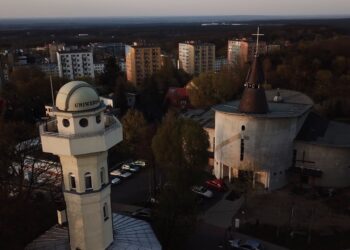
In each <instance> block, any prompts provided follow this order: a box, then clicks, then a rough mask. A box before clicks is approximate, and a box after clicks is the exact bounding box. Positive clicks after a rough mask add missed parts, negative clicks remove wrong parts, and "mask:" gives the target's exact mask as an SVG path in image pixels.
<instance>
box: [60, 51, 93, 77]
mask: <svg viewBox="0 0 350 250" xmlns="http://www.w3.org/2000/svg"><path fill="white" fill-rule="evenodd" d="M57 65H58V76H59V77H64V78H67V79H69V80H74V79H77V78H81V77H90V78H95V71H94V60H93V56H92V52H91V51H59V52H57Z"/></svg>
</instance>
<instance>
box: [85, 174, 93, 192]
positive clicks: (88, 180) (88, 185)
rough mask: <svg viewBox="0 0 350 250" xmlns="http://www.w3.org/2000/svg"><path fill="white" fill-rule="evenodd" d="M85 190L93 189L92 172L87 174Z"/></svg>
mask: <svg viewBox="0 0 350 250" xmlns="http://www.w3.org/2000/svg"><path fill="white" fill-rule="evenodd" d="M85 190H86V191H91V190H92V178H91V174H90V173H86V174H85Z"/></svg>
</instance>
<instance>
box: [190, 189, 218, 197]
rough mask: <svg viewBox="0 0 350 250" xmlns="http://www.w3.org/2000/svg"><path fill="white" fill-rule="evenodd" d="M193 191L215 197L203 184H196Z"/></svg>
mask: <svg viewBox="0 0 350 250" xmlns="http://www.w3.org/2000/svg"><path fill="white" fill-rule="evenodd" d="M192 192H194V193H196V194H198V195H200V196H203V197H205V198H212V197H213V192H212V191H210V190H208V189H207V188H206V187H203V186H194V187H192Z"/></svg>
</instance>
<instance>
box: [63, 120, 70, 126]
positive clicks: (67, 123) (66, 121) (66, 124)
mask: <svg viewBox="0 0 350 250" xmlns="http://www.w3.org/2000/svg"><path fill="white" fill-rule="evenodd" d="M62 124H63V127H66V128H68V127H69V124H70V123H69V120H68V119H63V120H62Z"/></svg>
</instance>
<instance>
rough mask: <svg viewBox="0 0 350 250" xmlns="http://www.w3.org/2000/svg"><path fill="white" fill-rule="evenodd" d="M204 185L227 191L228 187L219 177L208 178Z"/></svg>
mask: <svg viewBox="0 0 350 250" xmlns="http://www.w3.org/2000/svg"><path fill="white" fill-rule="evenodd" d="M205 185H206V186H207V187H208V188H210V189H215V190H216V191H220V192H224V191H227V189H228V188H227V186H226V184H225V182H224V181H223V180H221V179H213V180H208V181H206V182H205Z"/></svg>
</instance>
